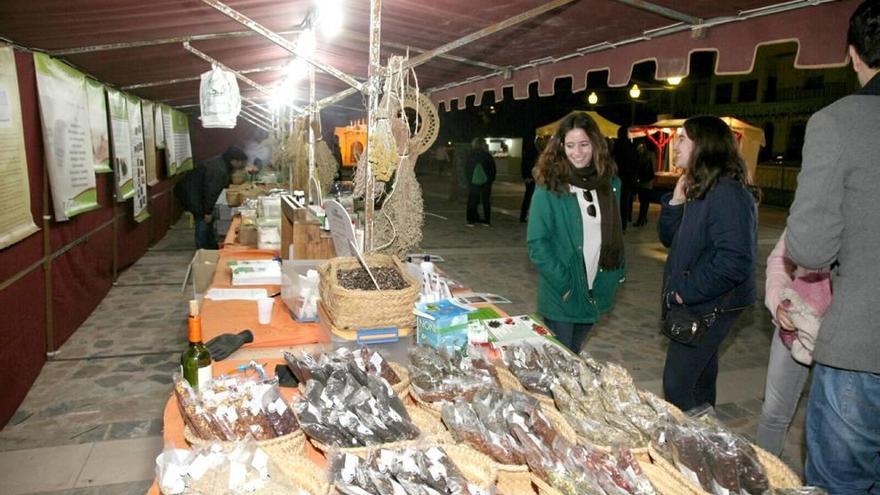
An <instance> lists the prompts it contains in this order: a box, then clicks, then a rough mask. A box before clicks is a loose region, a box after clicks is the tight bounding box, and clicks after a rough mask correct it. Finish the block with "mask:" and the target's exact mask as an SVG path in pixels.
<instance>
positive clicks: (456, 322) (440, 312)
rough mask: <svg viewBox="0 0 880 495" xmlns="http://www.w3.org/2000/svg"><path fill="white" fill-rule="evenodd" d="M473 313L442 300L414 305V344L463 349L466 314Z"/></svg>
mask: <svg viewBox="0 0 880 495" xmlns="http://www.w3.org/2000/svg"><path fill="white" fill-rule="evenodd" d="M472 311H474V308H472V307H470V306H463V305H460V304H456V303H455V302H453V301H451V300H449V299H444V300H442V301H439V302H435V303H419V304H417V305H416V311H415V313H416V328H417V330H418V334H417V338H416V342H417V343H419V344H427V345H430V346H433V347H449V346H452V347H464V346H466V345H467V343H468V313H471V312H472Z"/></svg>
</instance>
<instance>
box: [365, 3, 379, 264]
mask: <svg viewBox="0 0 880 495" xmlns="http://www.w3.org/2000/svg"><path fill="white" fill-rule="evenodd" d="M381 43H382V0H370V65H369V68H368V72H367V74H368V78H367V84H368V86H369V91H368V92H367V98H368V100H367V101H368V103H367V150H366V153H367V156H366V160H364V166H365V167H366V170H365V171H364V187H365V192H364V249H363V252H365V253H369V252H372V251H373V214H374V210H375V203H376V194H375V192H376V191H375V189H376V188H375V182H376V180H375V177H373V167H372V166H370V159H372V157H373V151H374V150H373V147H372V146H371V145H370V139H371V138H372V137H373V134H374V133H375V132H376V128H377V125H378V121H379V98H380V97H381V96H382V95H381V94H380V91H381V86H382V81H381V76H380V68H381V64H382V60H381V51H382V45H381Z"/></svg>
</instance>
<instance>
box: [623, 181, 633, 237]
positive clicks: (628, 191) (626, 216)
mask: <svg viewBox="0 0 880 495" xmlns="http://www.w3.org/2000/svg"><path fill="white" fill-rule="evenodd" d="M635 195H636V187H635V186H632V185H627V184H624V185H623V186H622V187H621V189H620V222H621V224H622V226H623V230H626V226H627V225H628V224H629V223H630V222H632V219H633V198H634V197H635Z"/></svg>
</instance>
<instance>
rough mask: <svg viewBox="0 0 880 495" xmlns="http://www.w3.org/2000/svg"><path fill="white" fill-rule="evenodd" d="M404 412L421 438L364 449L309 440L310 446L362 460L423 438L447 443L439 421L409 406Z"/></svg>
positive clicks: (447, 433) (416, 443)
mask: <svg viewBox="0 0 880 495" xmlns="http://www.w3.org/2000/svg"><path fill="white" fill-rule="evenodd" d="M406 412H407V413H409V417H410V419H411V420H412V422H413V424H414V425H416V427H417V428H418V429H419V431H421V432H422V436H421V437H419V438H416V439H414V440H401V441H399V442H391V443H383V444H380V445H370V446H366V447H334V446H330V445H325V444H323V443H321V442H319V441H317V440H315V439H309V440H310V441H311V442H312V445H314V446H315V448H316V449H318V450H320V451H321V452H323V453H324V454H327V455H330V454H334V453H347V454H353V455H356V456H358V457H361V458H363V457H366V455H367V453H368V452H369V451H370V450H371V449H376V448H383V449H398V448H406V447H414V446H418V445H421V444H423V443H424V439H425V438H428V439H430V440H433V441H448V440H449V439H450V438H451V437H450V436H449V432H447V431H446V428H445V427H444V426H443V423H441V422H440V420H439V419H437V418H435V417H434V416H431V415H430V414H428V413H426V412H425V411H423V410H422V409H420V408H418V407H412V406H410V407H407V408H406Z"/></svg>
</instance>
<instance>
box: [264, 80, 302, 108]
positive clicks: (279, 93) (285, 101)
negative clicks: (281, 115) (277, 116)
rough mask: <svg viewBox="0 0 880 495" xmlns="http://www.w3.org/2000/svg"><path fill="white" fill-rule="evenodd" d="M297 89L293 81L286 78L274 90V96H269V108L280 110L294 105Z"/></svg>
mask: <svg viewBox="0 0 880 495" xmlns="http://www.w3.org/2000/svg"><path fill="white" fill-rule="evenodd" d="M295 91H296V87H295V86H294V84H293V81H292V80H290V79H288V78H284V79H283V80H282V81H281V83H279V84H278V85H276V86H275V87H274V88H272V94H271V95H269V106H270V107H271V108H272V110H280V109H282V108H284V107H286V106H288V105H290V104H291V103H293V99H294V93H295Z"/></svg>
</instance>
